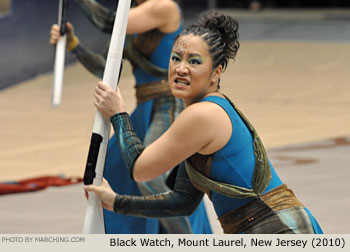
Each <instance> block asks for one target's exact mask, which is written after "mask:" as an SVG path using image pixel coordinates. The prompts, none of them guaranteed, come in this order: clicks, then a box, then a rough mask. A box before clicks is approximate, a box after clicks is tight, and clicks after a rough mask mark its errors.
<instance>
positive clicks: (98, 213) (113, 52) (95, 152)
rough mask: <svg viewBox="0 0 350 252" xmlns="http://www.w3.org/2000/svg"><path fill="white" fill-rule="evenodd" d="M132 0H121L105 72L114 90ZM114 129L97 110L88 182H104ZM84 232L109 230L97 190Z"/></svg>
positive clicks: (88, 168)
mask: <svg viewBox="0 0 350 252" xmlns="http://www.w3.org/2000/svg"><path fill="white" fill-rule="evenodd" d="M130 3H131V0H119V1H118V8H117V13H116V17H115V21H114V27H113V32H112V38H111V42H110V45H109V49H108V55H107V61H106V66H105V70H104V73H103V82H104V83H107V84H109V85H110V86H111V87H112V88H113V89H114V90H115V89H116V88H117V84H118V79H119V73H120V68H121V63H122V54H123V47H124V41H125V34H126V26H127V22H128V16H129V10H130ZM109 132H110V122H109V120H106V119H104V118H103V116H102V115H101V113H100V112H99V111H97V112H96V116H95V122H94V126H93V133H92V137H91V143H90V149H89V154H88V160H87V164H86V168H85V174H84V184H85V185H88V184H94V185H100V184H101V183H102V178H103V169H104V165H105V159H106V152H107V144H108V139H109ZM83 233H84V234H101V233H105V225H104V219H103V211H102V205H101V201H100V200H99V199H98V198H97V197H96V195H95V193H92V192H89V200H88V206H87V209H86V215H85V221H84V227H83Z"/></svg>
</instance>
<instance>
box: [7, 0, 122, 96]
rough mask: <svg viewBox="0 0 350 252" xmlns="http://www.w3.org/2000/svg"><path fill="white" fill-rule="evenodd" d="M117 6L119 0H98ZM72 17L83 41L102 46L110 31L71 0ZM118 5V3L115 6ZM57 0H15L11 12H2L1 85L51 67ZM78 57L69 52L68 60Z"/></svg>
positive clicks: (35, 74) (67, 61) (90, 46)
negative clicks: (105, 30)
mask: <svg viewBox="0 0 350 252" xmlns="http://www.w3.org/2000/svg"><path fill="white" fill-rule="evenodd" d="M99 2H101V3H103V4H105V5H106V6H108V7H110V8H114V9H115V8H116V6H117V1H116V0H104V1H102V0H101V1H99ZM69 4H70V5H69V14H68V15H69V21H70V22H71V23H72V24H73V25H74V27H75V30H76V34H77V35H78V37H79V39H80V41H82V42H83V43H84V45H86V46H87V47H89V48H91V49H92V50H95V51H99V50H102V48H103V46H104V45H105V43H106V41H107V40H108V37H109V35H107V34H104V33H102V32H100V31H99V30H98V29H97V28H95V26H93V25H92V24H91V23H90V21H89V20H88V19H87V18H86V16H85V15H84V13H83V11H82V10H81V8H80V7H79V6H78V5H77V4H76V3H75V2H74V1H73V0H71V1H70V3H69ZM113 6H115V7H113ZM57 13H58V0H25V1H24V0H12V1H11V10H10V12H9V13H8V14H6V15H3V16H0V89H3V88H5V87H8V86H11V85H13V84H16V83H19V82H21V81H24V80H27V79H30V78H33V77H35V76H37V75H39V74H41V73H45V72H48V71H52V69H53V62H54V53H55V50H54V47H53V46H51V45H50V44H49V31H50V28H51V25H52V24H53V23H57ZM73 61H75V58H74V57H73V56H72V55H70V54H69V53H67V54H66V64H69V63H72V62H73Z"/></svg>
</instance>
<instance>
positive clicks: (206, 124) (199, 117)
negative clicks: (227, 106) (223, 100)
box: [177, 102, 231, 132]
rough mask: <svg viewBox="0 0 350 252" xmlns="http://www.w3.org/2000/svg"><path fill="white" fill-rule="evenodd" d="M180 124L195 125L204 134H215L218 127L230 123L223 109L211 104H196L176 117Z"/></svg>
mask: <svg viewBox="0 0 350 252" xmlns="http://www.w3.org/2000/svg"><path fill="white" fill-rule="evenodd" d="M177 119H179V121H181V123H184V122H187V123H186V124H190V125H196V126H198V127H200V128H201V129H204V130H205V131H206V132H208V131H213V132H216V131H217V129H218V127H220V126H225V125H227V126H229V125H231V121H230V118H229V116H228V115H227V113H226V112H225V110H224V109H222V108H221V107H220V106H219V105H217V104H215V103H212V102H198V103H195V104H192V105H190V106H188V107H187V108H185V109H184V111H183V112H182V113H181V114H180V115H179V116H178V118H177Z"/></svg>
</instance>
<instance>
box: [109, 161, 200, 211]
mask: <svg viewBox="0 0 350 252" xmlns="http://www.w3.org/2000/svg"><path fill="white" fill-rule="evenodd" d="M203 195H204V193H203V192H201V191H199V190H197V189H196V188H195V187H194V186H193V185H192V183H191V182H190V180H189V177H188V175H187V173H186V168H185V164H184V163H181V165H180V167H179V170H178V173H177V176H176V180H175V185H174V189H173V190H172V191H169V192H166V193H162V194H156V195H150V196H123V195H117V196H116V198H115V200H114V205H113V210H114V211H115V212H118V213H121V214H127V215H133V216H139V217H154V218H159V217H175V216H188V215H191V214H192V213H193V211H194V210H195V209H196V208H197V207H198V205H199V203H200V202H201V200H202V198H203Z"/></svg>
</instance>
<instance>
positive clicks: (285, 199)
mask: <svg viewBox="0 0 350 252" xmlns="http://www.w3.org/2000/svg"><path fill="white" fill-rule="evenodd" d="M302 206H303V205H302V204H301V203H300V202H299V200H298V199H297V198H296V197H295V195H294V193H293V191H292V190H290V189H289V188H287V186H286V185H281V186H278V187H276V188H275V189H273V190H271V191H269V192H268V193H266V194H264V195H263V196H261V197H260V198H258V199H254V200H252V201H251V202H249V203H247V204H246V205H244V206H241V207H239V208H237V209H234V210H232V211H230V212H228V213H226V214H224V215H222V216H220V217H219V218H218V220H219V221H220V224H221V226H222V228H223V230H224V233H231V234H232V233H241V232H242V230H245V229H247V227H249V226H251V225H254V223H257V222H259V221H260V220H263V219H264V218H266V217H267V216H271V214H272V212H271V211H274V212H275V211H279V210H283V209H287V208H292V207H302Z"/></svg>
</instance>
